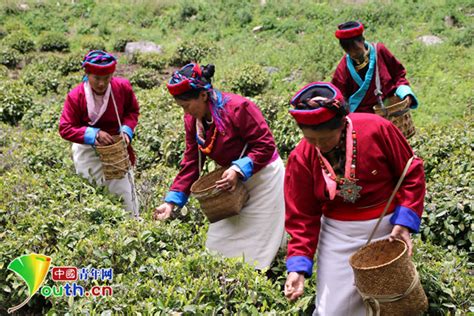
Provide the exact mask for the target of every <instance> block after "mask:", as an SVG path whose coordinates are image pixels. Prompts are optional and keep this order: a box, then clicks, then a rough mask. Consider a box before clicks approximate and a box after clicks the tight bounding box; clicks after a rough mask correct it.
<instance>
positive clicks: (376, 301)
mask: <svg viewBox="0 0 474 316" xmlns="http://www.w3.org/2000/svg"><path fill="white" fill-rule="evenodd" d="M349 263H350V265H351V267H352V269H353V270H354V276H355V285H356V287H357V289H358V291H359V293H360V294H361V296H362V298H363V299H364V303H365V305H366V308H367V309H368V310H369V309H371V310H372V311H373V312H374V314H375V315H376V314H377V312H379V313H380V315H420V314H422V313H423V312H424V311H426V309H427V308H428V299H427V298H426V295H425V292H424V291H423V287H422V286H421V283H420V280H419V278H418V272H417V271H416V268H415V266H414V264H413V262H412V261H411V260H410V257H409V256H408V247H407V245H406V244H405V243H404V242H403V241H401V240H395V241H393V242H390V241H389V240H388V239H385V240H379V241H375V242H372V243H370V244H368V245H366V246H364V247H362V248H361V249H359V250H358V251H357V252H355V253H354V254H353V255H352V256H351V257H350V259H349Z"/></svg>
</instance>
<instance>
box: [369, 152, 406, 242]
mask: <svg viewBox="0 0 474 316" xmlns="http://www.w3.org/2000/svg"><path fill="white" fill-rule="evenodd" d="M413 159H415V156H412V157H411V158H410V159H408V162H407V164H406V165H405V169H403V172H402V175H401V176H400V179H398V182H397V185H396V186H395V189H393V192H392V195H390V198H389V199H388V202H387V205H385V208H384V210H383V212H382V214H380V217H379V220H378V221H377V224H375V227H374V229H373V230H372V232H371V233H370V236H369V239H368V240H367V243H366V245H368V244H370V242H371V241H372V238H373V237H374V235H375V231H376V230H377V228H378V227H379V225H380V222H381V221H382V218H383V217H384V216H385V214H386V213H387V211H388V208H389V207H390V205H391V204H392V201H393V198H394V197H395V194H397V191H398V189H399V188H400V185H402V182H403V179H405V176H406V174H407V172H408V168H410V166H411V163H412V162H413Z"/></svg>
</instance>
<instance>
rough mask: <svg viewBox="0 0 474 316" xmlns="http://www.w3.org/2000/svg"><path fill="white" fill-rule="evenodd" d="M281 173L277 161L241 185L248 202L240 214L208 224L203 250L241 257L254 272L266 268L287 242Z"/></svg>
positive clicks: (282, 172) (279, 160) (282, 171)
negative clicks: (247, 194) (251, 266)
mask: <svg viewBox="0 0 474 316" xmlns="http://www.w3.org/2000/svg"><path fill="white" fill-rule="evenodd" d="M284 174H285V167H284V165H283V161H282V160H281V158H278V159H277V160H275V161H274V162H272V163H270V164H269V165H267V166H265V167H264V168H263V169H262V170H260V171H259V172H257V173H256V174H255V175H253V176H252V177H250V178H249V179H248V180H247V181H246V182H244V185H245V187H246V188H247V190H248V192H249V200H248V201H247V203H245V205H244V207H243V208H242V210H241V211H240V214H239V215H237V216H233V217H229V218H226V219H223V220H221V221H219V222H216V223H212V224H210V225H209V231H208V233H207V241H206V247H207V248H208V249H209V250H211V251H216V252H218V253H220V254H222V255H224V256H225V257H229V258H231V257H243V258H244V260H245V262H247V263H250V264H254V265H255V267H256V268H257V269H264V268H267V267H269V266H270V264H271V263H272V261H273V259H274V258H275V256H276V254H277V252H278V250H279V248H280V247H282V246H284V245H285V242H286V235H285V200H284V197H283V181H284Z"/></svg>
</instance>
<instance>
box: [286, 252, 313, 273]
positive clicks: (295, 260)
mask: <svg viewBox="0 0 474 316" xmlns="http://www.w3.org/2000/svg"><path fill="white" fill-rule="evenodd" d="M286 270H288V272H304V275H305V277H307V278H309V277H310V276H311V275H312V274H313V260H311V259H309V258H308V257H305V256H294V257H290V258H288V259H286Z"/></svg>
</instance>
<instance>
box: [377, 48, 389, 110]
mask: <svg viewBox="0 0 474 316" xmlns="http://www.w3.org/2000/svg"><path fill="white" fill-rule="evenodd" d="M374 51H375V52H374V53H375V90H374V94H375V96H377V101H378V103H379V105H380V108H381V109H382V111H383V115H384V116H387V109H386V108H385V104H383V100H382V85H381V84H380V73H379V65H378V64H377V43H374Z"/></svg>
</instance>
